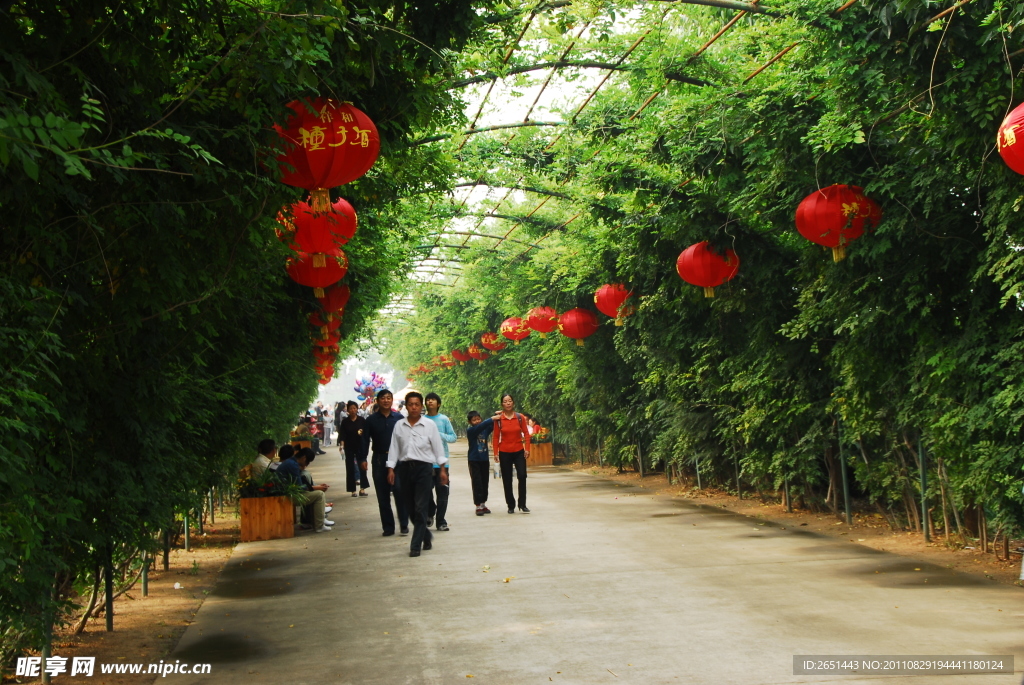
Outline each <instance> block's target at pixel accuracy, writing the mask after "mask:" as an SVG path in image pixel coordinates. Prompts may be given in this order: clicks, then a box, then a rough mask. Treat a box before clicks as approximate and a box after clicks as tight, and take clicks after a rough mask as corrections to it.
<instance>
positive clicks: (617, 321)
mask: <svg viewBox="0 0 1024 685" xmlns="http://www.w3.org/2000/svg"><path fill="white" fill-rule="evenodd" d="M625 323H626V322H625V321H623V320H622V317H621V316H617V317H615V325H616V326H622V325H623V324H625Z"/></svg>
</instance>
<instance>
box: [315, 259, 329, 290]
mask: <svg viewBox="0 0 1024 685" xmlns="http://www.w3.org/2000/svg"><path fill="white" fill-rule="evenodd" d="M326 267H327V255H325V254H323V253H322V252H317V253H316V254H314V255H313V268H314V269H323V268H326ZM318 297H319V296H318Z"/></svg>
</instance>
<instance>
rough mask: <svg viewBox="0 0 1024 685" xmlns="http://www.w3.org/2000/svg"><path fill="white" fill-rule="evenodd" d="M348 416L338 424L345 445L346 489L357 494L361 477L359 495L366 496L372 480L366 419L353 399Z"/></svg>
mask: <svg viewBox="0 0 1024 685" xmlns="http://www.w3.org/2000/svg"><path fill="white" fill-rule="evenodd" d="M345 409H346V410H348V416H347V417H345V418H344V419H342V420H341V422H340V423H339V424H338V441H339V442H340V443H342V444H344V445H345V490H346V491H347V492H351V493H352V496H353V497H355V496H356V479H357V478H358V479H359V496H360V497H366V488H368V487H370V480H369V479H368V478H367V477H366V452H365V451H364V449H363V448H364V444H363V435H365V434H366V419H364V418H363V417H362V416H360V415H359V405H358V404H356V403H355V402H352V401H351V400H350V401H349V403H348V404H347V405H346V406H345Z"/></svg>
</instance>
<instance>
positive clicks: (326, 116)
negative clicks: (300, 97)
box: [319, 105, 334, 122]
mask: <svg viewBox="0 0 1024 685" xmlns="http://www.w3.org/2000/svg"><path fill="white" fill-rule="evenodd" d="M333 118H334V117H332V116H331V111H330V109H328V105H324V106H323V109H321V110H320V117H319V119H320V121H327V122H330V121H331V120H332V119H333Z"/></svg>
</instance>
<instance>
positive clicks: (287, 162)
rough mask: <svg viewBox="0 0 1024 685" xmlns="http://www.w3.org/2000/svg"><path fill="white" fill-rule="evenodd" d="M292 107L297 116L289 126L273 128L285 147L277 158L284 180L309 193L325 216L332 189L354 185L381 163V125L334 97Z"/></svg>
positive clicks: (316, 209)
mask: <svg viewBox="0 0 1024 685" xmlns="http://www.w3.org/2000/svg"><path fill="white" fill-rule="evenodd" d="M288 107H289V109H291V110H292V111H293V112H294V113H295V114H293V115H292V116H290V117H288V121H287V122H286V123H285V125H284V127H281V126H277V125H275V126H274V129H275V130H276V131H277V133H278V135H280V136H281V138H282V139H283V141H284V147H285V152H284V154H282V155H280V156H279V157H278V158H277V161H278V162H279V163H280V166H281V181H282V182H283V183H286V184H287V185H290V186H297V187H299V188H305V189H306V190H308V191H309V193H310V205H311V206H312V208H313V210H314V211H317V212H326V211H327V210H328V209H329V207H330V204H331V202H330V199H331V198H330V191H329V189H330V188H334V187H336V186H340V185H344V184H345V183H351V182H352V181H354V180H356V179H357V178H359V177H360V176H362V175H363V174H365V173H366V172H367V171H369V170H370V167H372V166H373V163H374V162H375V161H377V155H378V154H380V136H379V135H378V133H377V127H376V126H374V124H373V122H372V121H371V120H370V118H369V117H368V116H366V115H365V114H364V113H363V112H361V111H360V110H358V109H356V108H355V107H353V106H352V105H351V104H350V103H347V102H346V103H341V102H338V101H337V100H332V99H330V98H316V99H315V100H301V101H300V100H295V101H293V102H290V103H289V104H288Z"/></svg>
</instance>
